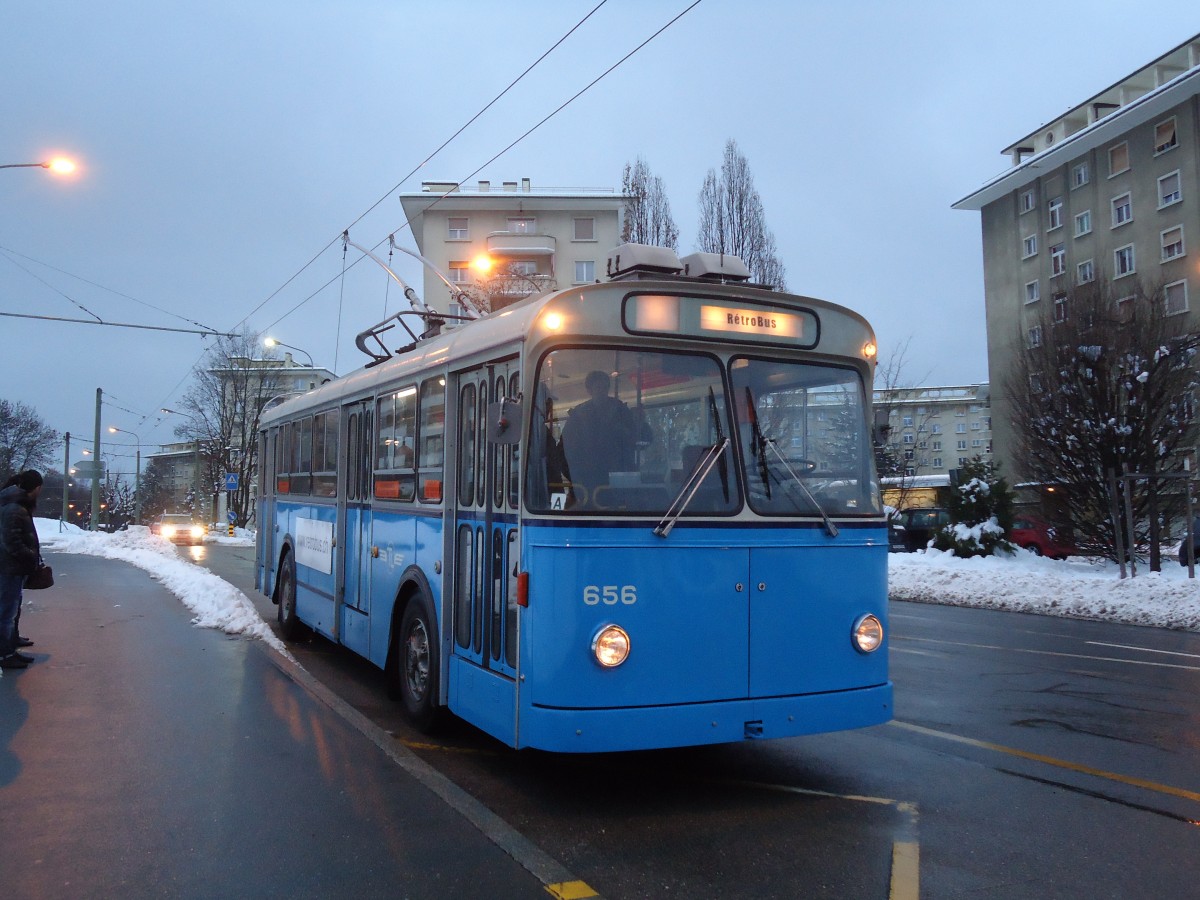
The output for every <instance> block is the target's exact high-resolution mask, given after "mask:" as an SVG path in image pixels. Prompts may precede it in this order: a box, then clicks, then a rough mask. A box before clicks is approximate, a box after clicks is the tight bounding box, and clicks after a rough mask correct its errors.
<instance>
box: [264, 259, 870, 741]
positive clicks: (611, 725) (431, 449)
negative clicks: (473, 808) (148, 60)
mask: <svg viewBox="0 0 1200 900" xmlns="http://www.w3.org/2000/svg"><path fill="white" fill-rule="evenodd" d="M608 262H609V279H608V280H607V281H605V282H603V283H597V284H592V285H586V286H583V287H573V288H571V289H570V290H560V291H556V292H553V293H549V294H542V295H539V296H532V297H527V298H525V299H523V300H520V301H518V302H516V303H514V304H512V305H510V306H507V307H505V308H503V309H500V310H497V311H493V312H491V313H490V314H488V315H481V316H478V317H476V318H473V319H471V320H458V319H456V318H455V317H452V316H448V315H439V314H437V313H434V312H431V311H430V310H429V309H428V308H426V307H425V306H424V305H423V304H420V303H419V301H417V302H416V303H415V311H414V312H412V313H406V314H400V316H397V317H393V318H392V319H389V320H385V322H383V323H380V325H378V326H375V327H374V328H373V329H368V331H366V332H364V333H363V334H361V335H359V346H360V347H361V348H363V349H365V350H367V352H369V353H371V354H372V355H373V356H375V357H376V359H375V360H374V361H373V362H372V363H370V364H369V365H368V366H367V367H365V368H363V369H362V370H360V371H358V372H355V373H354V374H351V375H348V376H346V377H343V378H341V379H338V380H337V381H334V382H331V383H329V384H326V385H324V386H322V387H320V388H318V389H316V390H314V391H311V392H309V393H307V394H304V395H302V396H298V397H295V398H292V399H289V400H287V401H285V402H283V403H281V404H280V405H278V406H277V407H275V408H273V409H271V410H270V411H268V413H267V414H266V415H265V416H264V418H263V426H262V431H261V435H260V440H261V456H260V459H261V460H262V464H261V466H260V469H261V475H260V484H259V498H260V499H259V510H258V514H259V523H260V527H259V531H258V535H259V537H258V548H257V569H258V575H257V577H258V584H259V587H260V588H261V590H262V591H263V592H264V593H265V594H267V595H269V596H270V597H271V598H272V599H273V600H274V601H275V602H276V603H278V605H279V620H280V624H281V627H282V630H283V632H284V635H285V637H293V638H294V637H297V636H299V635H300V634H302V633H305V632H306V631H307V629H312V630H314V631H316V632H318V633H320V634H321V635H324V636H325V637H326V638H328V639H329V640H331V641H335V642H337V643H339V644H342V645H344V646H346V647H348V648H350V649H351V650H353V651H354V652H355V653H358V654H361V655H362V656H364V657H366V658H367V659H369V660H370V661H371V662H373V663H374V664H375V665H376V666H378V667H380V668H381V669H382V670H383V672H384V675H385V680H386V682H387V684H388V686H389V691H390V692H392V693H393V694H394V695H395V696H397V697H398V699H400V700H401V701H402V703H403V704H404V708H405V712H406V714H407V715H408V717H409V718H410V719H411V720H412V721H413V722H414V723H415V724H416V725H417V726H419V727H422V728H428V727H430V726H432V725H433V724H434V722H435V719H436V718H437V717H438V716H440V715H443V714H445V712H446V711H449V712H450V713H453V714H454V715H456V716H459V717H461V718H462V719H465V720H466V721H468V722H471V723H472V724H474V725H475V726H477V727H479V728H481V729H483V730H484V731H486V732H488V733H489V734H491V735H494V736H495V737H496V738H498V739H499V740H501V741H504V742H505V743H507V744H509V745H511V746H513V747H534V748H540V749H543V750H550V751H564V752H593V751H616V750H633V749H643V748H656V747H674V746H684V745H694V744H709V743H718V742H728V741H740V740H745V739H754V738H773V737H783V736H790V735H802V734H811V733H816V732H827V731H835V730H840V729H847V728H858V727H862V726H867V725H874V724H878V723H881V722H885V721H887V720H888V719H889V718H890V717H891V708H892V685H891V682H890V681H889V680H888V666H887V643H886V640H885V631H884V630H885V627H886V602H887V551H888V535H887V527H886V523H885V519H884V516H883V509H882V506H881V503H880V499H879V485H878V480H877V478H876V475H875V472H874V463H873V453H872V441H871V435H870V428H869V423H870V397H871V376H872V369H873V365H874V355H875V344H874V335H873V333H872V331H871V328H870V326H869V325H868V324H867V322H866V321H865V320H864V319H863V318H862V317H861V316H859V315H857V314H855V313H853V312H851V311H850V310H847V309H844V308H842V307H839V306H835V305H833V304H831V303H827V302H824V301H821V300H816V299H812V298H809V297H799V296H794V295H790V294H784V293H778V292H774V291H771V290H768V289H765V288H762V287H757V286H753V285H750V284H748V283H747V282H746V279H745V277H744V276H745V268H744V266H742V265H741V263H740V262H739V261H737V260H734V259H731V258H730V257H717V256H714V255H708V254H696V255H695V256H693V257H689V258H687V259H685V260H683V261H682V262H681V261H680V260H679V259H678V258H677V257H675V255H674V254H673V253H671V252H670V251H665V250H662V249H658V248H645V247H639V246H637V245H624V246H622V247H620V248H617V250H615V251H613V255H612V256H610V258H609V261H608ZM683 273H686V274H683ZM410 298H411V299H414V300H415V295H411V292H410ZM404 315H409V316H414V315H415V316H419V317H420V320H421V325H422V329H423V330H422V333H421V334H420V335H417V333H416V332H414V331H413V329H411V328H409V329H408V331H409V333H410V335H412V336H413V338H414V340H413V342H412V343H411V344H410V345H409V346H407V347H405V348H403V349H402V350H398V351H396V352H395V353H392V352H391V351H388V350H387V349H386V348H385V347H384V343H383V333H384V332H386V331H387V330H388V329H389V328H391V327H393V326H394V325H396V324H397V323H398V322H400V321H401V317H402V316H404ZM410 321H411V320H410ZM371 340H374V341H375V342H376V343H377V344H378V346H379V348H380V350H379V351H372V350H370V348H369V342H370V341H371Z"/></svg>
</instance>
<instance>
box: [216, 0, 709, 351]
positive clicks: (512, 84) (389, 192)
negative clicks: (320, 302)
mask: <svg viewBox="0 0 1200 900" xmlns="http://www.w3.org/2000/svg"><path fill="white" fill-rule="evenodd" d="M607 2H608V0H600V2H599V3H598V4H596V6H595V7H593V9H592V10H591V11H590V12H589V13H588V14H587V15H585V16H584V17H583V18H582V19H580V20H579V21H578V22H576V23H575V24H574V25H573V26H571V28H570V30H568V31H567V32H566V34H564V35H563V36H562V37H560V38H559V39H558V40H557V41H555V42H554V44H552V45H551V47H550V49H548V50H546V51H545V52H544V53H543V54H542V55H541V56H539V57H538V58H537V59H536V60H534V61H533V63H531V64H530V65H529V66H528V67H526V69H525V71H523V72H522V73H521V74H520V75H518V76H517V77H516V78H514V79H513V80H512V82H510V83H509V85H508V86H507V87H506V88H504V90H502V91H501V92H500V93H499V94H497V95H496V96H495V97H493V98H492V99H491V100H489V101H488V102H487V104H486V105H485V106H484V107H483V108H482V109H480V110H479V111H478V112H477V113H475V115H473V116H471V118H470V119H468V120H467V122H466V123H465V124H464V125H462V126H461V127H460V128H459V129H458V130H457V131H455V132H454V134H452V135H450V137H448V138H446V140H444V141H442V143H441V144H440V145H439V146H438V147H437V149H436V150H434V151H433V152H432V153H430V154H429V155H428V156H427V157H425V159H423V160H422V161H421V162H420V163H419V164H418V165H417V166H415V167H414V168H413V170H412V171H411V172H409V173H408V174H407V175H405V176H404V177H403V178H402V179H400V181H399V182H397V183H396V185H395V186H394V187H391V188H389V189H388V190H387V191H386V192H385V193H384V194H383V195H382V196H381V197H380V198H379V199H378V200H376V201H375V202H374V203H372V204H371V205H370V206H369V207H367V209H366V210H365V211H364V212H363V213H362V214H360V215H359V216H358V217H357V218H356V219H355V220H354V221H353V222H351V223H350V224H349V225H347V226H346V227H345V228H343V229H342V231H341V232H339V233H338V234H337V235H336V236H335V237H334V238H333V239H332V240H330V241H329V243H327V244H326V245H325V246H324V247H322V248H321V249H320V250H319V251H318V252H317V253H316V255H315V256H313V257H312V259H310V260H309V261H308V262H306V263H305V264H304V265H303V266H301V267H300V268H299V269H298V270H297V271H296V272H295V274H293V275H292V276H291V277H290V278H289V279H288V280H287V281H285V282H284V283H283V284H281V285H280V286H279V287H277V288H276V289H275V290H274V291H272V292H271V294H270V296H268V297H267V298H266V299H265V300H263V301H262V302H261V303H259V304H258V306H256V307H254V309H252V310H250V312H248V313H247V314H246V316H245V317H244V318H243V319H241V320H240V321H239V322H238V323H237V325H236V326H234V327H238V326H240V325H243V324H245V323H246V322H247V321H248V320H249V319H250V317H251V316H253V315H254V314H255V313H257V312H258V311H259V310H260V309H262V308H263V307H264V306H266V305H267V304H268V303H269V302H271V300H273V299H274V298H275V297H276V296H278V294H279V293H280V292H281V291H282V290H284V288H286V287H287V286H288V285H289V284H291V283H292V282H293V281H295V280H296V279H297V278H299V277H300V275H301V274H302V273H303V272H304V271H305V270H306V269H308V267H309V266H311V265H312V264H313V263H315V262H316V261H317V260H318V259H320V258H321V256H323V255H324V253H325V251H326V250H328V249H329V248H330V247H332V246H333V245H334V244H336V243H337V242H338V241H339V240H341V238H342V234H343V233H344V232H346V231H349V230H350V229H351V228H353V227H354V226H355V225H357V224H358V223H359V222H361V221H362V220H363V219H364V218H365V217H366V216H368V215H370V213H371V212H372V211H373V210H374V209H375V208H376V207H378V206H379V204H381V203H383V202H384V201H385V200H387V199H388V198H389V197H390V196H391V195H392V193H393V192H394V191H396V190H398V189H399V188H400V186H401V185H403V184H404V182H406V181H408V179H410V178H412V177H413V175H415V174H416V173H417V172H419V171H420V170H421V168H422V167H424V166H425V165H427V164H428V163H429V162H430V161H432V160H433V158H434V157H435V156H437V155H438V154H439V153H441V152H442V151H443V150H445V149H446V147H447V146H449V144H450V143H451V142H452V141H453V140H455V139H456V138H457V137H458V136H459V135H461V134H462V133H463V132H464V131H466V130H467V129H468V128H469V127H470V126H471V125H472V124H473V123H474V122H475V121H476V120H477V119H478V118H479V117H480V116H482V115H483V114H484V113H485V112H487V111H488V110H489V109H491V108H492V106H494V105H495V104H496V102H497V101H499V100H500V99H501V98H502V97H503V96H504V95H505V94H507V93H508V92H509V91H511V90H512V89H513V88H514V87H516V85H517V84H518V83H519V82H520V81H521V80H522V79H523V78H524V77H525V76H526V75H528V74H529V73H530V72H532V71H533V70H534V68H536V67H537V65H538V64H539V63H541V61H542V60H544V59H545V58H546V57H547V56H549V55H550V54H551V53H552V52H554V50H556V49H557V48H558V46H559V45H560V44H562V42H563V41H565V40H566V39H567V38H569V37H570V36H571V35H572V34H574V33H575V31H576V30H577V29H578V28H579V27H580V26H581V25H583V23H584V22H586V21H587V20H588V19H590V18H591V17H592V16H593V15H595V13H596V11H597V10H599V9H600V7H602V6H604V4H605V3H607ZM697 2H699V0H697ZM380 243H382V241H381V242H380ZM378 246H379V245H378V244H377V245H376V247H378ZM372 249H374V248H372ZM326 287H328V284H326V285H323V286H322V287H321V288H319V289H318V291H317V293H319V292H320V291H323V290H324V289H325V288H326ZM313 296H315V294H312V295H310V296H309V297H308V298H306V300H305V302H307V300H310V299H312V297H313ZM293 311H294V310H293ZM289 315H290V313H289ZM278 321H280V320H278V319H277V320H276V322H278ZM272 324H274V323H272ZM269 327H270V326H268V328H269Z"/></svg>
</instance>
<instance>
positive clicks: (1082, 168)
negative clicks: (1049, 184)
mask: <svg viewBox="0 0 1200 900" xmlns="http://www.w3.org/2000/svg"><path fill="white" fill-rule="evenodd" d="M1091 178H1092V175H1091V172H1089V171H1088V164H1087V163H1086V162H1081V163H1079V164H1078V165H1076V166H1075V168H1073V169H1071V187H1073V188H1077V187H1083V186H1084V185H1085V184H1087V183H1088V182H1089V181H1091Z"/></svg>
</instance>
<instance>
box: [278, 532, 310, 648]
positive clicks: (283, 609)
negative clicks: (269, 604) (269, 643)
mask: <svg viewBox="0 0 1200 900" xmlns="http://www.w3.org/2000/svg"><path fill="white" fill-rule="evenodd" d="M278 591H279V632H280V634H282V635H283V636H284V638H285V639H286V640H289V641H298V640H300V638H301V637H303V636H304V625H303V624H301V622H300V620H299V619H298V618H296V564H295V563H294V562H293V561H292V557H291V554H288V556H287V557H286V558H285V559H284V561H283V565H282V566H281V567H280V569H279V588H278Z"/></svg>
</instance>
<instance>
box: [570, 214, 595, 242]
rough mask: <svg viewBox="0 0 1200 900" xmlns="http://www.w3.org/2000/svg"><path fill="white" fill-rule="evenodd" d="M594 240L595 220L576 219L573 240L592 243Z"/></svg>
mask: <svg viewBox="0 0 1200 900" xmlns="http://www.w3.org/2000/svg"><path fill="white" fill-rule="evenodd" d="M595 239H596V220H595V219H576V220H575V240H577V241H594V240H595Z"/></svg>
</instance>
